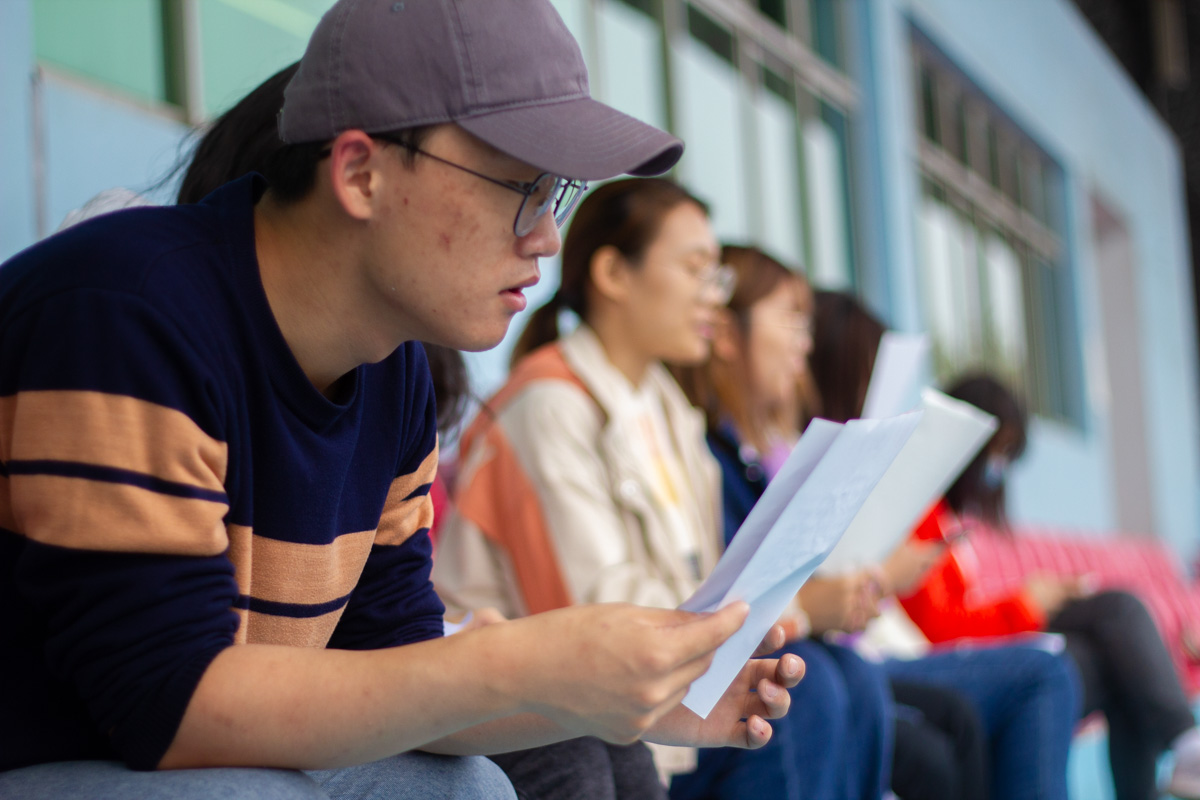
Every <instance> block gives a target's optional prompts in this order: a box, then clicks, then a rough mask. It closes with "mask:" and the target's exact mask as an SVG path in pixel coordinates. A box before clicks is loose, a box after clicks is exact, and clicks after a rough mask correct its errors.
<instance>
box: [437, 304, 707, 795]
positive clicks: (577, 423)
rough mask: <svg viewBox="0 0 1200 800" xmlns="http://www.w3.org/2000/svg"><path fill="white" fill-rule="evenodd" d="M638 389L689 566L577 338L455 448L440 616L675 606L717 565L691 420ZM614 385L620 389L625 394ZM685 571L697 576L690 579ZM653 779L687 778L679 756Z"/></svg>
mask: <svg viewBox="0 0 1200 800" xmlns="http://www.w3.org/2000/svg"><path fill="white" fill-rule="evenodd" d="M644 380H645V381H648V382H649V383H648V386H649V387H650V389H651V390H652V393H653V396H654V397H656V398H657V399H658V400H660V401H661V403H662V407H663V411H664V416H665V418H666V421H667V426H668V428H669V429H670V434H671V438H672V440H673V443H674V445H675V447H676V449H677V452H678V454H679V455H680V457H681V461H682V464H683V467H684V472H685V473H686V474H685V480H686V482H687V483H688V487H687V490H688V491H689V492H690V495H691V497H693V498H697V499H699V500H700V502H694V503H688V504H687V506H688V508H687V509H686V514H687V515H689V519H690V520H691V521H692V522H693V523H694V525H692V526H691V527H693V528H694V531H693V534H694V543H693V544H694V550H695V558H696V561H697V562H698V563H692V562H690V561H689V560H688V559H687V558H686V557H685V556H683V555H682V554H681V553H680V552H679V548H678V546H677V545H676V544H675V543H674V541H673V540H672V536H671V533H670V530H669V527H668V526H669V523H668V521H667V517H666V514H665V512H664V509H663V508H661V507H660V505H659V504H658V503H657V502H656V500H655V495H654V492H653V491H652V488H651V487H652V486H653V483H652V482H653V477H652V475H651V474H650V472H649V469H650V465H648V464H646V463H644V462H643V461H642V460H641V459H640V458H639V456H638V455H637V449H636V448H635V447H634V445H633V442H635V441H636V437H640V436H643V435H644V434H643V432H642V431H641V430H640V429H639V428H638V427H637V426H636V423H635V420H634V417H633V415H632V413H631V410H630V409H629V408H628V407H627V406H628V401H625V402H624V403H623V402H622V398H623V397H627V396H628V390H625V391H624V392H622V391H619V390H618V387H620V382H621V381H625V378H624V377H623V376H622V375H621V374H620V373H618V372H617V371H616V368H615V367H614V366H613V365H612V364H611V363H610V362H609V361H608V357H607V355H606V354H605V352H604V350H603V347H602V345H601V344H600V341H599V340H598V339H597V338H596V336H595V334H594V333H593V332H592V331H591V330H590V329H589V328H587V327H586V326H581V327H580V328H579V329H578V330H576V331H575V332H574V333H572V334H571V335H570V336H568V337H566V338H564V339H562V340H560V341H559V342H557V343H555V344H552V345H549V346H547V347H543V348H541V349H539V350H537V351H536V352H534V353H531V354H530V355H529V356H528V357H527V358H525V359H524V360H522V362H521V363H520V364H518V366H517V368H516V369H515V370H514V371H513V374H512V376H511V377H510V378H509V381H508V383H507V384H506V385H505V386H504V388H502V389H501V390H500V392H499V393H498V394H497V395H496V396H495V397H494V398H493V399H492V400H491V401H490V402H489V403H488V406H487V407H485V409H484V410H483V411H482V412H481V413H480V415H479V417H478V418H477V419H476V420H475V422H474V423H472V425H471V427H470V428H469V429H468V430H467V432H466V434H464V436H463V441H462V446H461V449H460V458H461V471H460V473H459V479H458V486H457V490H456V492H455V504H454V505H455V509H454V511H453V512H452V515H451V517H450V518H449V519H448V520H447V522H446V524H445V526H444V527H443V528H442V531H441V533H440V535H439V539H438V549H437V556H436V558H435V559H434V565H433V581H434V585H435V587H436V588H437V591H438V594H439V595H441V597H442V599H443V601H445V603H446V605H447V607H448V608H450V609H452V610H459V611H465V610H468V609H471V608H480V607H485V606H493V607H495V608H497V609H499V610H500V611H501V612H503V613H504V614H505V615H507V616H510V617H512V616H523V615H526V614H531V613H538V612H541V611H547V610H550V609H553V608H559V607H562V606H566V605H571V604H575V603H599V602H613V601H622V602H630V603H636V604H639V605H644V606H655V607H662V608H674V607H675V606H677V605H679V604H680V603H681V602H683V600H685V599H686V598H687V597H688V596H689V595H691V593H692V592H693V591H694V590H695V588H696V586H697V585H698V580H697V577H696V575H697V572H698V574H699V575H701V576H704V575H707V574H708V573H709V572H711V571H712V570H713V567H714V566H715V565H716V562H717V559H718V558H719V556H720V547H721V534H720V529H719V527H718V526H719V524H720V522H719V521H720V519H721V515H720V496H721V495H720V472H719V468H718V466H717V464H716V462H715V461H714V459H713V457H712V455H711V454H710V453H709V451H708V446H707V445H706V443H705V439H704V420H703V417H702V416H701V415H700V413H699V412H698V411H697V410H696V409H694V408H693V407H692V406H691V405H690V404H689V403H688V401H687V398H686V397H685V396H684V395H683V392H682V391H681V390H680V388H679V386H678V385H677V384H676V383H675V380H674V379H673V378H672V377H671V376H670V374H669V373H668V372H667V371H666V370H665V369H664V368H663V367H662V366H661V365H659V364H654V365H653V366H652V367H651V368H650V370H649V372H648V374H647V375H646V377H645V379H644ZM626 385H627V384H626ZM697 568H698V569H697ZM654 751H655V760H656V762H657V763H658V765H659V768H660V770H661V771H663V773H664V774H665V775H666V774H671V773H678V772H685V771H689V770H691V769H694V768H695V751H694V750H692V749H690V748H663V747H657V746H656V747H654Z"/></svg>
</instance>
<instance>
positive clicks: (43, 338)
mask: <svg viewBox="0 0 1200 800" xmlns="http://www.w3.org/2000/svg"><path fill="white" fill-rule="evenodd" d="M533 45H536V52H537V53H538V54H539V55H538V57H536V58H531V57H530V55H529V54H530V48H531V47H532V46H533ZM280 131H281V136H282V137H283V139H284V140H285V141H287V142H291V143H294V145H295V146H294V147H292V148H289V149H288V157H287V158H285V159H282V160H281V164H279V165H277V166H278V170H277V171H278V172H279V173H280V175H281V176H282V184H281V185H279V186H277V185H276V184H274V183H273V184H272V187H271V189H268V190H265V191H264V186H263V184H262V182H261V180H260V179H257V178H247V179H243V180H241V181H237V182H235V183H232V184H229V185H227V186H226V187H224V188H223V189H221V190H219V191H218V192H216V193H214V194H213V195H212V196H210V198H209V199H208V200H207V201H206V202H205V203H202V204H199V205H196V206H186V207H176V208H167V209H139V210H134V211H128V212H122V213H119V214H115V215H112V216H109V217H106V218H102V219H98V220H94V221H91V222H89V223H87V224H84V225H81V226H79V227H77V228H74V229H72V230H70V231H67V232H66V233H64V234H61V235H59V236H56V237H53V238H52V239H50V240H48V241H46V242H44V243H42V244H40V245H37V246H35V247H33V248H30V249H29V250H27V251H26V252H24V253H22V254H20V255H18V256H17V257H16V258H14V259H13V260H12V261H10V262H9V263H8V264H6V265H4V267H3V268H2V269H0V575H3V580H2V581H0V597H2V598H3V602H2V603H0V614H3V615H7V619H6V620H5V622H6V623H7V625H6V628H7V631H8V636H7V637H6V638H5V640H4V644H3V645H2V646H0V647H2V648H3V649H2V650H0V664H3V667H2V668H0V669H3V676H4V677H5V678H6V679H7V680H5V682H4V685H5V689H4V690H3V691H2V692H0V769H3V770H8V771H7V772H3V773H0V796H21V797H51V796H59V795H63V794H67V793H70V794H73V795H79V796H87V797H93V798H103V797H128V796H138V795H143V796H144V795H151V794H152V795H155V796H172V797H176V796H177V797H208V796H213V795H216V794H220V795H221V796H239V797H241V796H245V797H268V796H289V797H325V796H334V797H370V796H376V795H374V794H372V792H378V793H379V794H380V796H384V795H386V796H389V797H406V796H414V797H415V796H435V795H440V796H464V797H491V796H498V795H497V793H504V792H509V793H510V792H511V789H508V788H506V787H505V784H504V783H503V779H502V778H501V777H499V776H498V775H497V774H496V773H495V772H494V771H493V770H489V768H488V765H487V764H486V762H482V761H481V760H478V759H460V758H444V757H439V756H436V755H429V754H432V753H443V754H470V753H487V752H498V751H502V750H508V749H514V748H525V747H530V746H535V745H538V744H541V743H548V742H554V741H559V740H562V739H565V738H569V737H571V736H579V735H598V736H601V737H603V738H606V739H608V740H610V741H630V740H632V739H634V738H636V737H638V736H645V737H646V738H648V739H652V740H655V741H663V742H667V743H678V744H699V745H714V746H717V745H734V746H743V747H755V746H759V745H761V744H762V743H763V742H765V741H766V739H767V737H769V735H770V727H769V725H768V724H767V723H766V722H765V719H769V718H773V717H777V716H779V715H780V714H782V713H783V712H784V711H785V710H786V707H787V702H788V700H787V698H788V694H787V692H786V691H784V687H786V686H791V685H793V684H794V683H795V681H796V680H798V678H799V673H800V671H801V669H802V666H801V665H800V664H799V663H798V661H797V660H795V659H792V658H789V659H786V660H784V661H779V662H776V661H759V662H751V664H749V665H748V666H747V668H746V669H745V670H744V671H743V674H742V676H741V677H740V678H739V679H738V681H736V682H735V683H734V685H733V686H732V687H731V689H730V691H729V693H728V695H727V698H726V700H725V701H724V702H723V704H722V705H721V706H719V707H718V709H717V710H716V711H714V713H713V714H712V715H710V717H709V718H708V719H707V720H704V721H701V720H699V719H697V718H696V717H694V716H693V715H691V714H690V712H687V711H686V710H684V709H682V708H681V707H679V706H678V703H679V700H680V698H681V697H682V694H683V692H684V691H685V690H686V687H687V685H688V684H689V683H690V682H691V681H692V680H693V679H694V678H695V677H697V676H698V675H699V674H701V673H702V672H703V670H704V669H705V668H706V665H707V663H708V660H709V659H710V658H711V655H712V651H713V650H714V648H715V647H716V646H718V645H719V644H720V642H722V641H724V639H725V638H727V637H728V636H729V635H731V633H732V632H733V631H734V630H735V629H736V628H737V627H738V626H739V625H740V624H741V621H742V619H743V616H744V609H742V608H731V609H727V610H725V611H723V612H720V613H718V614H714V615H711V616H706V617H697V616H693V615H688V614H684V613H682V612H671V611H662V610H650V609H640V608H635V607H628V606H597V607H579V608H573V609H567V610H564V611H561V612H554V613H552V614H546V615H541V616H537V617H531V618H528V619H524V620H518V621H514V622H509V623H503V624H498V625H493V626H488V627H485V628H482V629H479V630H477V631H473V632H470V633H465V634H461V635H458V636H453V637H449V638H441V637H440V636H439V634H440V630H441V613H442V606H441V603H440V602H439V601H438V599H437V597H436V596H435V595H434V594H433V592H432V589H431V588H430V585H429V581H428V571H429V545H428V537H427V535H426V533H425V529H426V528H427V526H428V524H429V520H430V506H429V503H428V498H427V489H428V484H429V481H430V479H431V478H432V475H433V472H434V469H435V465H436V458H437V456H436V437H435V433H434V409H433V403H432V396H431V392H430V388H429V378H428V373H427V368H426V366H425V364H424V360H423V357H422V355H421V351H420V348H419V346H418V345H416V344H415V341H417V340H427V341H435V342H438V343H441V344H444V345H448V346H452V347H458V348H463V349H483V348H487V347H491V346H494V345H495V344H496V343H497V342H498V341H499V340H500V338H502V336H503V335H504V333H505V331H506V330H507V326H508V323H509V321H510V319H511V317H512V315H513V314H514V313H516V312H517V311H519V310H520V309H521V308H522V307H523V306H524V297H523V295H522V293H521V290H522V289H523V288H525V287H527V286H529V285H532V283H534V282H535V281H536V280H537V278H538V270H537V259H538V258H539V257H540V256H543V255H551V254H553V253H554V252H555V251H556V250H557V248H558V246H559V237H558V231H557V227H556V222H560V221H561V218H562V217H563V216H565V214H566V213H567V212H568V211H569V210H570V208H569V207H570V205H571V202H572V200H571V195H572V187H571V186H570V185H569V184H568V182H567V181H565V180H562V179H558V178H555V177H553V176H555V175H566V176H570V177H572V178H574V179H580V180H584V179H596V178H603V177H608V176H611V175H615V174H619V173H622V172H633V173H635V174H640V173H652V172H657V171H661V170H663V169H666V168H669V167H670V165H671V164H673V163H674V161H675V160H676V159H677V158H678V156H679V153H680V150H681V146H680V145H679V143H678V142H677V141H675V140H673V139H671V138H670V137H668V136H666V135H665V134H662V133H661V132H658V131H655V130H654V129H651V128H648V127H646V126H644V125H641V124H640V123H637V122H635V121H633V120H630V119H629V118H627V117H624V116H622V115H620V114H618V113H617V112H615V111H612V110H611V109H607V108H606V107H604V106H601V105H600V104H598V103H595V102H594V101H592V100H591V99H590V98H589V97H588V95H587V83H586V74H585V72H584V70H583V66H582V61H581V59H580V57H579V52H578V49H577V47H576V46H575V43H574V41H573V40H571V38H570V36H569V34H568V33H567V32H566V30H565V28H563V26H562V24H561V22H560V21H559V20H558V18H557V16H556V15H555V14H554V12H553V10H552V9H551V7H550V6H549V4H548V2H546V0H475V2H433V0H409V2H406V3H395V2H390V0H389V1H388V2H382V1H380V0H359V2H353V1H352V0H342V2H340V3H338V4H337V5H336V6H335V7H334V8H333V9H332V10H331V11H330V12H329V13H328V14H327V15H326V16H325V18H324V19H323V20H322V22H321V23H320V25H319V26H318V28H317V31H316V33H315V34H314V36H313V39H312V41H311V42H310V45H309V49H308V51H307V53H306V55H305V57H304V60H303V61H302V66H301V68H300V71H299V73H298V74H297V76H296V78H295V80H294V82H293V84H292V85H291V86H290V87H289V90H288V95H287V100H286V102H285V107H284V109H283V113H282V115H281V121H280ZM542 173H550V176H551V177H549V178H543V177H541V176H542ZM754 689H757V692H756V693H755V692H752V690H754ZM413 751H423V752H413ZM397 754H401V755H397ZM118 761H123V762H125V764H128V765H129V766H131V767H133V768H134V769H133V770H130V769H128V768H127V767H126V766H123V765H121V764H120V763H117V762H118ZM64 762H69V763H64ZM355 765H359V766H355ZM193 767H217V768H231V767H232V768H238V767H250V768H259V767H279V768H284V770H283V771H269V770H262V769H235V770H230V769H207V770H197V769H187V768H193ZM155 768H158V769H159V770H160V771H158V772H137V771H134V770H152V769H155ZM298 770H315V771H313V772H309V773H308V774H305V773H302V772H299V771H298ZM500 796H502V794H501V795H500Z"/></svg>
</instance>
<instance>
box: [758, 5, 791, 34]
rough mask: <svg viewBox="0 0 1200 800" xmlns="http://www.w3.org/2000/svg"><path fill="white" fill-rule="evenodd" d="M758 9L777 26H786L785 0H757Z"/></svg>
mask: <svg viewBox="0 0 1200 800" xmlns="http://www.w3.org/2000/svg"><path fill="white" fill-rule="evenodd" d="M758 10H759V11H761V12H762V13H763V14H764V15H765V16H767V17H768V18H770V19H771V21H773V22H774V23H775V24H776V25H778V26H779V27H781V28H786V27H787V0H758Z"/></svg>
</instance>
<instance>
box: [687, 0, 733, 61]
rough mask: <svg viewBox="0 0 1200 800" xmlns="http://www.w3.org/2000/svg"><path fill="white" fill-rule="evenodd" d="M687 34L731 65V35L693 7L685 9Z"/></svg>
mask: <svg viewBox="0 0 1200 800" xmlns="http://www.w3.org/2000/svg"><path fill="white" fill-rule="evenodd" d="M687 19H688V32H689V33H691V34H692V37H693V38H695V40H696V41H698V42H702V43H704V45H705V46H707V47H708V49H709V50H711V51H712V52H713V53H714V54H715V55H716V56H717V57H718V58H721V59H723V60H725V61H728V62H729V63H730V64H732V63H733V33H731V32H730V31H728V30H726V29H725V28H724V27H722V26H721V25H720V24H719V23H717V22H716V21H715V20H713V19H712V18H711V17H709V16H708V15H707V14H705V13H703V12H702V11H700V10H698V9H697V8H696V7H695V6H693V5H689V6H688V7H687Z"/></svg>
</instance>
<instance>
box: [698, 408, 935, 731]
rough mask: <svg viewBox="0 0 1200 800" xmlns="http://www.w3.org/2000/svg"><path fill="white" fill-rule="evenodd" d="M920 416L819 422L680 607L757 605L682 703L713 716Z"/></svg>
mask: <svg viewBox="0 0 1200 800" xmlns="http://www.w3.org/2000/svg"><path fill="white" fill-rule="evenodd" d="M921 416H922V412H919V411H917V412H913V413H909V414H903V415H901V416H898V417H893V418H891V419H878V420H851V421H850V422H847V423H845V424H844V425H842V424H839V423H836V422H829V421H828V420H823V419H815V420H813V421H812V423H810V424H809V426H808V429H807V430H806V431H805V432H804V435H803V436H802V437H800V441H799V442H797V443H796V446H795V448H794V449H793V450H792V453H791V455H790V456H788V459H787V461H786V462H785V463H784V465H783V467H782V468H781V469H780V471H779V474H777V475H776V476H775V479H774V480H772V481H771V483H770V484H769V485H768V486H767V490H766V492H764V493H763V496H762V497H761V498H760V499H759V501H758V503H757V504H756V505H755V507H754V509H753V510H752V511H751V512H750V514H749V516H747V517H746V521H745V522H744V523H743V524H742V527H741V528H739V529H738V532H737V535H736V536H734V538H733V541H732V542H731V543H730V545H729V548H728V549H727V550H726V551H725V554H724V555H723V556H722V557H721V560H720V561H719V562H718V563H717V566H716V568H715V569H714V570H713V571H712V573H711V574H710V575H709V576H708V578H707V580H705V581H704V583H703V584H702V585H701V586H700V587H699V588H698V589H697V590H696V592H695V594H693V595H692V596H691V597H690V598H688V599H687V600H686V601H685V602H684V603H683V604H682V605H681V606H680V608H682V609H684V610H687V611H713V610H716V609H718V608H721V607H723V606H725V605H728V604H729V603H732V602H735V601H737V600H745V601H746V602H747V603H749V604H750V615H749V617H748V618H747V619H746V622H745V624H744V625H742V627H741V629H740V630H739V631H738V632H737V633H735V634H734V635H733V636H732V637H730V638H729V640H727V641H726V642H725V643H724V644H723V645H721V647H719V648H718V649H717V652H716V655H715V656H714V658H713V663H712V665H711V666H710V667H709V669H708V671H707V672H706V673H705V674H704V675H703V676H701V677H700V678H699V679H697V680H696V681H695V682H693V683H692V686H691V688H690V689H689V690H688V693H687V695H686V696H685V697H684V699H683V704H684V705H685V706H687V707H688V708H689V709H691V710H692V711H694V712H695V713H696V714H699V715H700V716H702V717H707V716H708V714H709V713H710V712H711V711H712V709H713V707H714V706H716V704H717V701H718V700H720V698H721V696H722V695H723V694H724V693H725V690H726V689H728V688H729V685H730V683H732V682H733V679H734V678H736V677H737V675H738V673H739V672H740V671H741V669H742V667H744V666H745V664H746V661H747V660H748V659H749V658H750V656H751V655H753V653H754V650H755V649H756V648H757V647H758V644H759V642H760V641H762V638H763V637H764V636H765V635H766V633H767V631H768V630H770V628H771V626H772V625H774V624H775V622H776V621H778V619H779V617H780V616H781V615H782V614H783V612H784V611H785V610H786V609H787V606H788V604H789V603H790V602H791V599H792V597H794V596H795V594H796V592H797V591H799V590H800V587H801V586H802V585H804V582H805V581H806V580H808V577H809V576H810V575H811V574H812V573H813V570H815V569H816V568H817V567H818V566H819V565H820V564H821V562H822V561H823V560H824V559H825V558H826V557H827V556H828V555H829V553H830V551H831V550H833V548H834V546H835V545H836V544H837V542H838V539H839V538H840V537H841V536H842V534H843V533H844V532H845V530H846V528H847V527H849V525H850V523H851V521H852V520H853V519H854V517H855V515H857V514H858V511H859V509H860V508H861V507H862V505H863V503H864V502H865V501H866V499H867V497H868V495H870V493H871V491H872V490H873V489H874V488H875V485H876V484H877V483H878V482H879V480H880V478H882V477H883V475H884V473H885V472H886V471H887V469H888V466H889V465H890V464H891V463H892V461H893V459H895V458H896V456H897V454H898V453H899V452H900V451H901V449H902V448H903V447H904V444H905V442H907V441H908V439H909V437H910V436H912V434H913V431H914V430H915V429H916V427H917V425H918V423H919V422H920V421H921Z"/></svg>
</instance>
